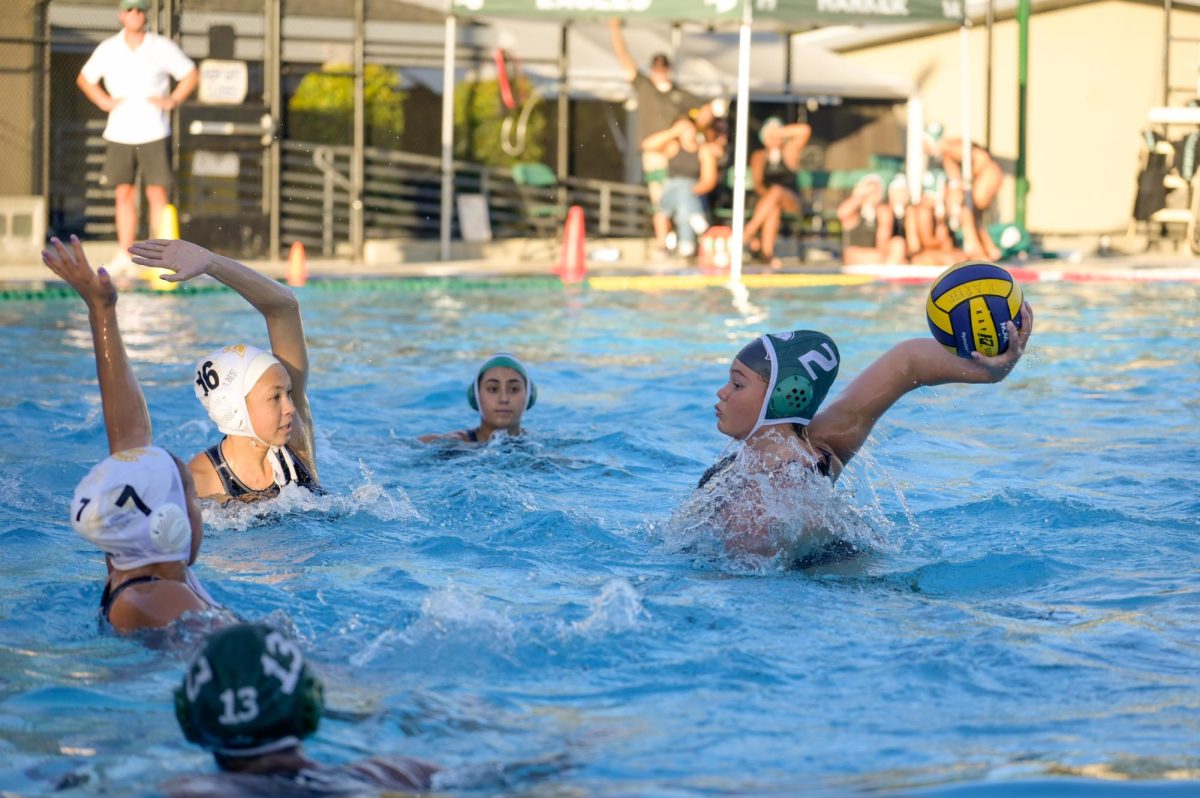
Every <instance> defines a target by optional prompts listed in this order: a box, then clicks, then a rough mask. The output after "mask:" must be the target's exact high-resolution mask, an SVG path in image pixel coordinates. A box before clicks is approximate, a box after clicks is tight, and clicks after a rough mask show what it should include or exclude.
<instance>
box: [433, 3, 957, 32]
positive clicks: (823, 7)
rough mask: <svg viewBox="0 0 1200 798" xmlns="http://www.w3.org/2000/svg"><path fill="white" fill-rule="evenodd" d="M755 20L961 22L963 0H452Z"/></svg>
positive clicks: (487, 12) (480, 11) (512, 7)
mask: <svg viewBox="0 0 1200 798" xmlns="http://www.w3.org/2000/svg"><path fill="white" fill-rule="evenodd" d="M746 5H748V6H749V7H750V8H749V10H750V13H751V18H752V20H753V21H755V22H762V23H765V24H771V23H774V24H777V25H779V26H781V27H786V26H787V24H788V23H789V22H828V23H839V24H856V25H865V24H871V23H873V22H875V23H881V22H890V23H896V22H931V21H945V22H954V23H958V22H961V21H962V16H963V5H964V0H452V3H451V11H452V12H453V13H454V14H456V15H458V16H465V17H470V16H485V17H486V16H502V17H525V18H528V19H537V18H545V17H558V18H575V19H578V18H606V17H625V18H627V19H631V20H636V19H637V18H639V17H641V18H644V19H658V20H674V21H679V22H707V23H718V22H740V21H741V19H742V13H743V8H744V6H746Z"/></svg>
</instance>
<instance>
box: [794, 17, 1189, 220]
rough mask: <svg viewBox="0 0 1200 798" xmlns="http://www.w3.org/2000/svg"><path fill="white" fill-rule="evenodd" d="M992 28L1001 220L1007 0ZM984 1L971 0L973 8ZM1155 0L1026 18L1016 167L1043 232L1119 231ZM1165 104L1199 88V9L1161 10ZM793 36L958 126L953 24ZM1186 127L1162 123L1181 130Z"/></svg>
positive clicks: (981, 85)
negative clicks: (897, 83)
mask: <svg viewBox="0 0 1200 798" xmlns="http://www.w3.org/2000/svg"><path fill="white" fill-rule="evenodd" d="M996 7H997V10H996V22H995V23H994V25H993V33H992V53H993V59H992V102H991V110H992V114H991V116H992V130H991V146H992V151H993V154H994V155H995V157H996V159H997V160H998V161H999V162H1000V163H1001V165H1002V166H1003V167H1004V169H1005V172H1006V174H1007V175H1008V177H1007V178H1006V180H1005V184H1004V186H1003V188H1002V189H1001V194H1000V203H999V210H1000V216H1001V218H1002V219H1005V220H1007V219H1012V218H1013V202H1014V181H1013V177H1012V175H1013V168H1014V166H1015V162H1016V156H1017V24H1016V20H1015V19H1014V18H1013V15H1014V12H1015V8H1016V3H1015V0H996ZM983 8H985V5H984V4H983V3H979V2H971V3H969V4H968V9H969V11H971V12H976V11H981V10H982V9H983ZM1163 23H1164V9H1163V4H1162V3H1161V2H1139V1H1137V0H1099V1H1098V2H1093V1H1087V0H1084V1H1080V0H1075V1H1074V2H1072V1H1071V0H1066V1H1061V0H1060V1H1059V2H1054V1H1051V2H1034V3H1033V14H1032V16H1031V18H1030V24H1029V91H1028V96H1029V99H1028V111H1027V119H1028V124H1027V133H1026V136H1027V138H1026V143H1027V144H1026V146H1027V159H1028V165H1027V169H1026V174H1027V175H1028V177H1029V184H1030V191H1029V198H1028V204H1027V222H1028V225H1029V227H1030V229H1032V230H1033V231H1034V232H1038V233H1044V234H1096V233H1111V232H1122V231H1124V230H1126V229H1127V227H1128V225H1129V219H1130V210H1131V208H1132V205H1133V197H1134V185H1135V179H1136V176H1137V172H1138V160H1139V152H1140V147H1141V138H1140V134H1141V131H1143V130H1145V129H1147V128H1148V127H1150V124H1149V121H1148V113H1149V110H1150V108H1151V107H1154V106H1160V105H1163V101H1164V88H1163V41H1164V37H1163V30H1164V24H1163ZM972 25H973V27H972V30H971V32H970V35H969V36H970V43H969V49H970V66H969V69H970V76H969V79H970V90H971V92H972V102H971V119H970V126H971V137H972V139H974V140H975V141H976V142H979V143H983V142H984V141H985V120H986V106H987V103H986V100H985V86H986V71H987V69H986V67H987V61H986V54H987V50H986V48H987V36H986V31H985V26H984V20H983V18H982V17H981V16H977V15H975V16H974V17H973V19H972ZM1171 32H1172V36H1173V37H1177V38H1181V39H1189V38H1190V39H1191V40H1193V41H1191V42H1188V41H1182V42H1181V41H1176V42H1174V43H1173V44H1172V45H1171V52H1170V60H1171V71H1170V83H1171V87H1172V91H1171V93H1170V104H1171V105H1185V104H1186V103H1187V102H1188V101H1189V100H1191V99H1193V98H1194V97H1196V96H1197V95H1198V92H1197V78H1198V77H1200V7H1198V6H1197V4H1195V3H1192V2H1189V3H1180V2H1176V3H1174V10H1173V11H1172V13H1171ZM802 38H808V39H810V40H811V41H814V42H817V43H821V44H823V45H824V46H826V47H829V48H830V49H833V50H835V51H838V52H841V53H842V54H843V55H846V56H848V57H850V58H852V59H854V60H856V61H859V62H861V63H862V64H863V65H865V66H869V67H871V68H872V69H875V70H878V71H882V72H885V73H891V74H894V75H897V76H900V77H904V78H908V79H910V80H912V81H913V82H914V83H915V84H916V85H917V86H918V93H919V96H920V97H921V98H922V99H923V101H924V105H925V117H926V120H927V121H940V122H942V123H943V124H944V125H945V126H946V133H947V135H951V136H954V135H958V133H959V131H961V129H962V124H961V108H962V100H961V97H962V81H961V78H960V73H961V67H960V65H961V46H960V37H959V31H958V29H956V28H955V29H946V28H944V27H942V28H929V27H921V26H915V27H914V26H909V27H908V28H907V30H906V29H902V28H891V29H887V30H881V29H870V28H864V29H859V30H853V31H850V30H846V29H842V31H840V32H839V31H837V30H832V29H826V30H823V31H816V32H813V33H810V34H804V35H803V36H802ZM1194 129H1195V128H1184V127H1172V128H1171V129H1170V130H1169V131H1168V135H1169V136H1170V138H1172V139H1177V138H1181V137H1183V136H1185V135H1187V134H1188V133H1189V132H1191V130H1194Z"/></svg>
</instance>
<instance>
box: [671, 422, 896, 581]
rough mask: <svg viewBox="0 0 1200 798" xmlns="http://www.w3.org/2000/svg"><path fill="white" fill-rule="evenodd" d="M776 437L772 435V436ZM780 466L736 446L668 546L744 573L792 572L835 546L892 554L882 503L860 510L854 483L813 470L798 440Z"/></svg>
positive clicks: (694, 499)
mask: <svg viewBox="0 0 1200 798" xmlns="http://www.w3.org/2000/svg"><path fill="white" fill-rule="evenodd" d="M766 434H768V435H770V434H776V433H775V432H774V431H773V430H768V431H767V433H766ZM778 443H780V444H783V445H786V446H790V447H791V448H792V449H793V450H794V451H793V453H794V454H795V455H796V459H794V460H781V459H780V458H778V457H777V456H775V455H763V454H761V453H759V452H758V451H757V450H754V449H749V448H746V447H745V446H743V445H741V444H735V445H734V446H735V448H733V449H732V450H731V451H732V453H733V454H734V456H735V459H734V460H733V462H732V463H730V464H729V466H728V467H726V468H724V469H723V470H722V471H720V472H719V473H717V474H716V475H715V476H713V477H712V479H711V480H710V481H709V482H708V483H707V484H706V485H705V487H704V488H700V489H697V490H695V491H693V492H692V494H691V495H690V496H688V497H687V498H686V499H685V500H684V501H683V503H682V504H681V505H680V506H679V508H678V509H677V510H676V511H675V512H674V513H673V514H672V515H671V517H670V519H668V521H667V523H666V524H665V526H664V528H663V529H661V536H662V541H663V545H664V546H665V547H666V548H668V549H670V550H675V551H686V552H689V553H692V554H695V555H697V558H698V559H701V560H705V561H709V562H718V563H721V564H722V565H725V566H728V567H731V568H732V569H733V570H736V571H739V572H751V573H767V572H772V571H778V570H781V569H786V568H790V567H792V566H793V564H794V563H796V562H797V561H802V560H804V559H805V558H806V557H810V556H814V555H819V554H820V552H822V551H824V550H826V549H827V548H828V547H829V546H831V545H832V546H845V545H847V544H848V546H849V547H851V549H852V550H854V551H870V550H878V549H881V548H889V545H888V542H887V538H886V536H885V535H884V534H883V532H882V530H884V529H886V528H888V527H889V526H890V524H889V522H888V521H887V519H886V518H885V517H884V516H883V514H882V512H881V511H880V510H879V505H878V502H877V501H875V502H871V503H868V504H866V505H860V504H859V503H858V502H857V501H856V499H855V496H854V493H853V491H852V490H848V489H847V488H848V487H849V485H848V484H847V483H852V482H853V480H852V479H845V478H844V479H843V484H842V486H841V487H838V486H835V485H834V483H832V482H831V481H830V480H829V479H828V478H827V477H824V476H822V475H821V474H819V473H817V472H816V471H815V470H813V468H812V466H811V456H809V455H808V454H807V452H805V451H804V450H803V449H802V447H801V446H800V443H799V442H798V441H790V442H788V443H786V444H784V443H783V439H782V438H780V440H779V441H778Z"/></svg>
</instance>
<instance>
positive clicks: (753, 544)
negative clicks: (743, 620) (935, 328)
mask: <svg viewBox="0 0 1200 798" xmlns="http://www.w3.org/2000/svg"><path fill="white" fill-rule="evenodd" d="M1021 321H1022V324H1021V327H1020V328H1019V329H1018V328H1016V327H1015V326H1013V325H1012V322H1008V324H1009V325H1010V326H1009V335H1010V336H1011V339H1010V340H1012V341H1015V342H1016V343H1015V345H1014V346H1010V347H1009V348H1008V350H1007V351H1006V352H1005V353H1004V354H1002V355H997V356H996V357H984V356H982V355H980V354H979V353H978V352H976V353H974V359H972V360H967V359H964V358H961V357H957V356H955V355H953V354H951V353H949V352H947V351H946V350H945V348H944V347H942V346H941V345H940V344H939V343H938V342H937V341H935V340H933V339H932V338H913V339H910V340H907V341H903V342H901V343H899V344H896V345H895V346H894V347H892V348H891V349H890V350H888V351H887V352H885V353H884V354H883V355H882V356H881V357H879V358H878V359H877V360H876V361H875V362H874V363H872V364H871V365H870V366H868V367H867V368H866V370H865V371H863V372H862V373H861V374H859V375H858V377H857V378H856V379H855V380H854V381H853V382H851V383H850V385H849V386H847V387H846V389H845V390H844V391H842V392H841V394H840V395H839V396H838V397H837V398H836V399H835V400H834V401H833V402H832V403H831V404H830V405H829V406H827V407H825V408H822V407H821V405H822V402H823V401H824V400H825V397H826V395H827V394H828V393H829V389H830V388H831V387H832V386H833V383H834V380H835V379H837V374H838V369H839V368H840V366H841V355H840V353H839V352H838V348H837V345H836V344H834V342H833V339H831V338H830V337H829V336H828V335H825V334H824V333H820V332H815V331H812V330H797V331H794V332H785V333H772V334H768V335H763V336H760V337H759V338H757V339H755V340H754V341H752V342H750V343H749V344H747V345H746V346H745V347H744V348H743V349H742V351H741V352H739V353H738V355H737V357H735V358H734V360H733V364H732V365H731V366H730V367H729V381H728V382H727V383H726V384H725V385H724V386H723V387H722V388H721V389H720V390H719V391H717V399H718V402H717V404H716V415H717V429H719V430H720V431H721V432H723V433H724V434H726V435H728V436H729V437H731V438H733V439H735V440H739V441H743V442H744V446H743V447H742V448H741V449H740V450H739V451H738V452H737V453H735V454H732V455H729V456H727V457H724V458H722V459H721V460H719V461H718V462H717V463H716V464H715V465H713V466H712V467H711V468H709V469H708V471H706V472H705V473H704V475H703V476H702V477H701V478H700V484H699V485H698V486H697V487H698V489H699V490H700V491H701V492H704V491H709V492H718V493H719V495H720V496H721V497H722V498H721V500H720V501H721V507H720V511H719V523H720V525H721V527H722V531H723V533H724V542H725V546H726V548H727V549H729V550H730V551H732V552H735V553H738V552H745V553H750V554H755V555H760V556H768V557H769V556H774V555H776V554H778V553H780V546H781V538H780V537H779V535H777V534H776V531H773V530H772V529H770V528H769V527H770V525H771V523H772V520H771V519H772V512H769V511H768V508H774V507H776V506H777V505H778V504H779V503H777V502H774V501H773V500H772V497H771V496H770V495H768V493H769V492H770V491H789V490H798V489H802V487H803V484H804V483H805V482H806V480H805V479H796V478H795V477H796V475H797V473H803V474H817V475H820V476H825V477H828V478H829V479H830V480H837V478H838V476H839V475H840V474H841V472H842V469H843V468H844V467H845V466H846V464H847V463H848V462H850V460H851V459H852V458H853V457H854V455H855V454H856V453H857V452H858V450H859V448H861V447H862V445H863V443H865V442H866V440H867V436H868V435H869V434H870V432H871V429H872V427H874V426H875V422H876V421H878V420H879V418H880V417H881V416H883V414H884V413H885V412H886V411H887V410H888V408H890V407H891V406H892V405H893V404H895V403H896V401H897V400H899V399H900V397H902V396H904V395H905V394H906V393H908V392H909V391H911V390H913V389H914V388H919V387H921V386H925V385H942V384H945V383H953V382H961V383H994V382H999V381H1000V380H1002V379H1004V378H1005V377H1006V376H1007V375H1008V373H1009V372H1010V371H1012V369H1013V367H1014V366H1016V365H1017V361H1018V360H1020V359H1021V355H1022V354H1024V352H1025V346H1026V344H1027V343H1028V341H1029V336H1030V335H1031V334H1032V333H1033V310H1032V309H1031V308H1030V307H1029V304H1028V303H1026V304H1024V305H1023V307H1022V310H1021ZM739 458H744V459H745V461H746V463H745V464H744V465H743V466H742V467H740V468H738V467H734V464H735V463H736V462H737V461H738V459H739ZM794 466H799V469H797V468H795V467H794ZM764 475H765V476H766V477H767V479H765V480H764V479H762V478H761V477H762V476H764ZM730 479H735V480H740V482H739V483H738V484H737V485H736V486H733V487H732V489H731V486H730V484H729V482H728V480H730ZM722 483H724V484H722ZM787 520H789V521H794V519H792V518H789V519H787ZM835 543H836V541H835ZM834 548H835V549H836V548H838V547H837V546H834ZM840 548H842V549H843V550H844V549H845V546H844V545H843V546H841V547H840Z"/></svg>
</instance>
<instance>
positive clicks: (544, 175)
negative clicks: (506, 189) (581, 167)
mask: <svg viewBox="0 0 1200 798" xmlns="http://www.w3.org/2000/svg"><path fill="white" fill-rule="evenodd" d="M512 178H513V183H514V184H515V185H516V187H517V197H518V198H519V200H520V203H519V209H518V213H519V214H520V217H521V221H522V223H523V224H524V225H525V226H527V227H528V229H529V233H530V235H532V236H533V237H535V238H545V237H550V238H557V237H558V235H559V233H561V232H562V226H563V222H564V221H565V220H566V205H565V203H560V202H559V197H558V194H559V182H558V175H556V174H555V173H554V170H553V169H551V168H550V167H549V166H547V165H546V164H544V163H518V164H514V165H513V167H512Z"/></svg>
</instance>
